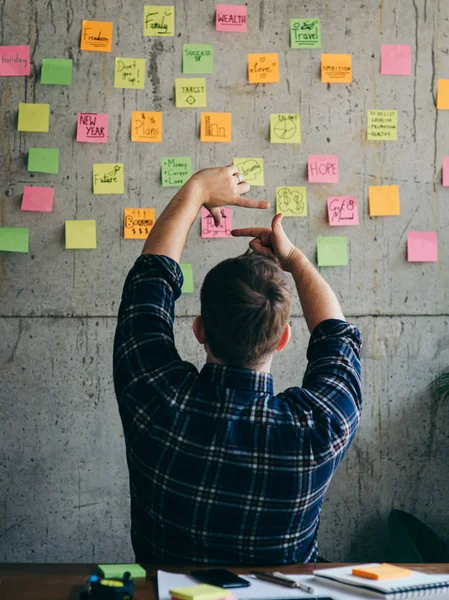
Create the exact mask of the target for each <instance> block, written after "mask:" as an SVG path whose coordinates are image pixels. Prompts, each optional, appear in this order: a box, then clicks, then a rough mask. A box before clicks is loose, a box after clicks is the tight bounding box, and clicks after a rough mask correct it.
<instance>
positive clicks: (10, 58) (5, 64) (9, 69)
mask: <svg viewBox="0 0 449 600" xmlns="http://www.w3.org/2000/svg"><path fill="white" fill-rule="evenodd" d="M30 73H31V63H30V47H29V46H0V77H21V76H26V75H29V74H30Z"/></svg>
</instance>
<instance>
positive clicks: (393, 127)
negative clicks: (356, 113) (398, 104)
mask: <svg viewBox="0 0 449 600" xmlns="http://www.w3.org/2000/svg"><path fill="white" fill-rule="evenodd" d="M367 138H368V140H370V141H373V140H374V141H375V140H378V141H386V142H388V141H390V142H395V141H396V140H397V139H398V111H397V110H369V111H368V127H367Z"/></svg>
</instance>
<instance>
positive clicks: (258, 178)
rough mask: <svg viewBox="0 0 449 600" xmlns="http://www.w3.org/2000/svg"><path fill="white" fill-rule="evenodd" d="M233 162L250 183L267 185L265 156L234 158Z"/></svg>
mask: <svg viewBox="0 0 449 600" xmlns="http://www.w3.org/2000/svg"><path fill="white" fill-rule="evenodd" d="M233 164H234V166H235V167H237V169H238V171H239V173H241V174H242V175H243V177H244V178H245V181H246V182H247V183H249V184H250V185H261V186H263V185H265V176H264V169H263V158H234V161H233Z"/></svg>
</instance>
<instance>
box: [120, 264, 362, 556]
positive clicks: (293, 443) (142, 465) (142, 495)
mask: <svg viewBox="0 0 449 600" xmlns="http://www.w3.org/2000/svg"><path fill="white" fill-rule="evenodd" d="M182 282H183V277H182V272H181V269H180V267H179V265H178V264H177V263H176V262H175V261H173V260H171V259H170V258H167V257H165V256H154V255H144V256H141V257H140V258H138V259H137V261H136V263H135V265H134V267H133V268H132V269H131V271H130V273H129V275H128V277H127V280H126V283H125V287H124V290H123V297H122V303H121V306H120V311H119V316H118V325H117V331H116V336H115V344H114V381H115V390H116V394H117V399H118V405H119V410H120V415H121V418H122V422H123V429H124V434H125V440H126V452H127V460H128V466H129V474H130V490H131V521H132V528H131V537H132V543H133V547H134V551H135V554H136V560H137V561H139V562H172V563H181V562H184V563H185V562H197V563H216V564H220V563H222V564H226V563H227V564H239V563H240V564H242V563H244V564H287V563H295V562H308V561H313V560H315V559H316V556H317V535H318V528H319V518H320V510H321V505H322V502H323V497H324V494H325V492H326V490H327V487H328V485H329V482H330V480H331V478H332V475H333V474H334V472H335V469H336V468H337V466H338V464H339V463H340V461H341V459H342V458H343V455H344V454H345V452H346V450H347V449H348V447H349V445H350V443H351V441H352V438H353V436H354V434H355V431H356V428H357V424H358V422H359V418H360V409H361V384H360V360H359V355H360V349H361V340H360V333H359V331H358V330H357V329H356V327H354V326H353V325H350V324H349V323H346V322H344V321H337V320H328V321H324V322H322V323H321V324H320V325H318V327H316V328H315V330H314V331H313V333H312V335H311V338H310V343H309V347H308V350H307V358H308V367H307V370H306V373H305V376H304V380H303V387H302V388H300V387H291V388H288V389H287V390H286V391H285V392H283V393H281V394H278V395H277V396H275V395H274V393H273V381H272V377H271V375H269V374H268V373H261V372H256V371H250V370H247V369H238V368H230V367H226V366H222V365H216V364H206V365H205V366H204V367H203V368H202V370H201V372H199V373H198V371H197V369H196V368H195V367H194V366H193V365H192V364H190V363H188V362H185V361H183V360H181V358H180V356H179V354H178V352H177V351H176V348H175V343H174V336H173V322H174V307H175V300H176V299H177V298H178V297H179V296H180V293H181V286H182Z"/></svg>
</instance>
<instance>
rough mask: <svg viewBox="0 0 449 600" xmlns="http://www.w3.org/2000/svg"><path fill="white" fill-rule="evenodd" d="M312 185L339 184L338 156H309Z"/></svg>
mask: <svg viewBox="0 0 449 600" xmlns="http://www.w3.org/2000/svg"><path fill="white" fill-rule="evenodd" d="M308 166H309V181H310V183H338V156H334V155H330V154H309V163H308Z"/></svg>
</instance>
